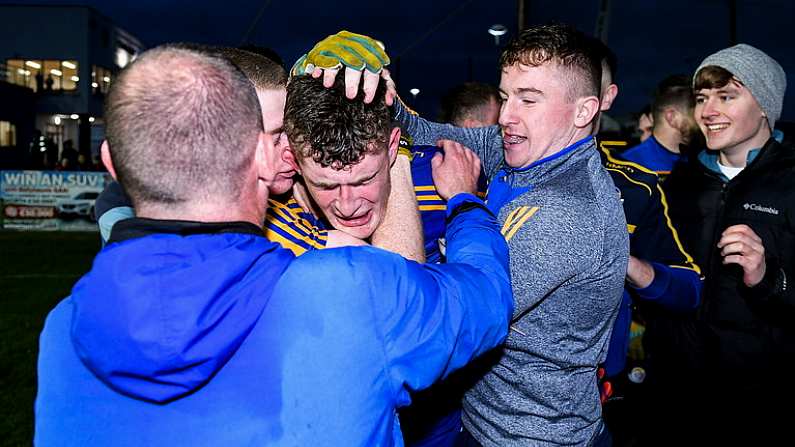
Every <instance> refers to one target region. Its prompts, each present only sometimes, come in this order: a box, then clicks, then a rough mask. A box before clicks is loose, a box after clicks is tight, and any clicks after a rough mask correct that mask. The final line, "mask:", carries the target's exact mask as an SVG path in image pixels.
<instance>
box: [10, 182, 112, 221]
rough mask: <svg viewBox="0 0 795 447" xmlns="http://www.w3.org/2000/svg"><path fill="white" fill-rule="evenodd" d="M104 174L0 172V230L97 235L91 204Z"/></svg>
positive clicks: (101, 188) (102, 187) (102, 186)
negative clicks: (89, 233) (79, 232)
mask: <svg viewBox="0 0 795 447" xmlns="http://www.w3.org/2000/svg"><path fill="white" fill-rule="evenodd" d="M110 181H111V177H110V175H109V174H108V173H106V172H81V171H64V172H61V171H0V205H1V207H2V219H1V220H0V228H3V229H15V230H60V231H97V225H96V223H95V222H94V201H95V200H96V198H97V196H98V195H99V193H100V192H102V190H103V189H104V188H105V185H107V184H108V183H110Z"/></svg>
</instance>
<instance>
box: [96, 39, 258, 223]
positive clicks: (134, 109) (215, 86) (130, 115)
mask: <svg viewBox="0 0 795 447" xmlns="http://www.w3.org/2000/svg"><path fill="white" fill-rule="evenodd" d="M105 120H106V133H107V141H108V145H109V152H110V156H111V159H112V162H113V167H114V168H115V171H116V175H117V177H118V180H119V182H120V183H121V184H122V185H123V186H124V188H125V190H126V191H127V193H128V194H129V195H130V197H131V199H132V201H133V205H135V207H136V208H138V207H139V206H141V205H148V206H158V205H178V204H186V203H191V202H195V201H203V200H218V199H223V198H234V197H236V194H237V192H238V191H239V190H240V188H241V184H242V182H243V181H244V180H243V176H241V175H236V174H239V173H241V172H243V171H244V170H246V169H247V168H248V167H249V166H250V165H251V163H252V162H253V159H254V152H255V149H256V147H257V142H258V138H259V134H260V132H261V131H262V116H261V113H260V108H259V103H258V102H257V96H256V93H255V91H254V87H253V85H252V83H251V82H250V81H249V80H248V79H247V78H246V77H245V76H244V75H243V73H241V72H240V70H239V69H237V68H236V67H235V66H234V65H233V64H231V63H230V62H229V61H227V60H226V59H225V58H224V57H222V56H221V55H220V54H218V53H217V52H216V51H215V50H210V49H206V48H201V47H188V46H179V45H166V46H161V47H157V48H154V49H152V50H149V51H147V52H145V53H143V54H142V55H141V56H140V57H139V58H138V59H137V60H136V61H135V62H133V63H132V64H130V65H129V66H128V67H127V68H126V69H125V70H123V71H122V73H121V74H120V75H119V77H118V78H117V80H116V82H115V83H114V84H113V86H112V88H111V91H110V93H109V94H108V97H107V100H106V104H105Z"/></svg>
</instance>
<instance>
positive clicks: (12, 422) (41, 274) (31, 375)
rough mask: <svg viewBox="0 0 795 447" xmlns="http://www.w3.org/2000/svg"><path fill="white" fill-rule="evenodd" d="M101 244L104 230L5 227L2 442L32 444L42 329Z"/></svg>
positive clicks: (0, 273) (0, 318) (0, 283)
mask: <svg viewBox="0 0 795 447" xmlns="http://www.w3.org/2000/svg"><path fill="white" fill-rule="evenodd" d="M99 248H100V243H99V234H98V233H62V232H12V231H0V253H2V256H0V303H2V304H1V305H2V312H0V433H2V435H0V445H8V446H17V445H19V446H29V445H31V443H32V440H33V400H34V398H35V396H36V358H37V354H38V340H39V332H41V328H42V326H43V325H44V319H45V317H46V316H47V313H48V312H49V311H50V309H52V308H53V307H54V306H55V305H56V304H57V303H58V301H60V300H61V299H62V298H64V297H65V296H67V295H68V294H69V291H70V290H71V288H72V285H74V283H75V282H76V281H77V279H78V278H79V277H80V276H81V275H82V274H83V273H85V272H87V271H88V270H89V269H90V268H91V260H92V259H93V257H94V255H95V254H96V253H97V251H98V250H99Z"/></svg>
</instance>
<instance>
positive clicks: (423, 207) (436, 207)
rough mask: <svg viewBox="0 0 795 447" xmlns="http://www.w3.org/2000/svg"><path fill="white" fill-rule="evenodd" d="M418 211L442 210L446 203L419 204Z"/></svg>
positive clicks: (444, 208)
mask: <svg viewBox="0 0 795 447" xmlns="http://www.w3.org/2000/svg"><path fill="white" fill-rule="evenodd" d="M419 209H420V211H444V210H446V209H447V205H420V206H419Z"/></svg>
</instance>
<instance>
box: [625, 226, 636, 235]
mask: <svg viewBox="0 0 795 447" xmlns="http://www.w3.org/2000/svg"><path fill="white" fill-rule="evenodd" d="M636 228H638V226H637V225H632V224H627V231H628V232H629V234H632V233H634V232H635V229H636Z"/></svg>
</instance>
